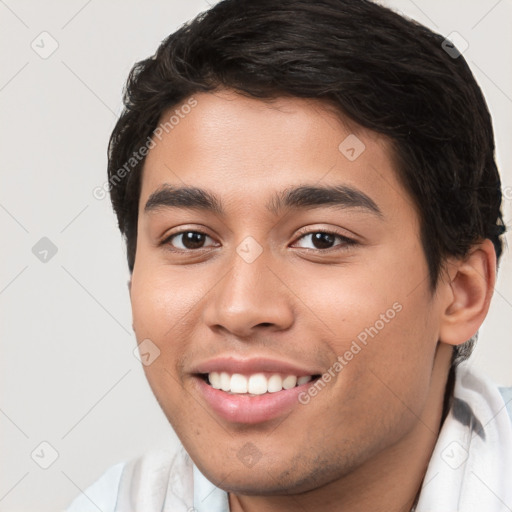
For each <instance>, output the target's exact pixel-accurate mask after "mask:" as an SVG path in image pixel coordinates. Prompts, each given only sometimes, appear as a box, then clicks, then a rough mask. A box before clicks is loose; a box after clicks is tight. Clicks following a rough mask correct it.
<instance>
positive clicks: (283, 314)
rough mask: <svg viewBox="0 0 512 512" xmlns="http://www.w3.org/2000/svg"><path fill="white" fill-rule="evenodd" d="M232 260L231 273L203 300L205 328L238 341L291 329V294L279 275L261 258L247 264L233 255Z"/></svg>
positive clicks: (292, 315)
mask: <svg viewBox="0 0 512 512" xmlns="http://www.w3.org/2000/svg"><path fill="white" fill-rule="evenodd" d="M233 260H234V261H233V266H232V268H231V270H230V271H228V272H227V274H226V275H225V276H224V277H223V278H222V279H221V280H220V282H219V283H218V284H217V285H216V286H215V287H214V289H213V290H212V291H211V292H210V293H209V294H208V296H207V303H206V304H205V308H204V310H203V320H204V322H205V323H206V325H207V326H209V327H210V328H211V329H214V330H224V331H228V332H230V333H232V334H233V335H235V336H236V337H240V338H247V337H251V336H254V335H256V333H257V332H262V331H263V330H266V331H281V330H285V329H288V328H289V327H291V325H292V324H293V322H294V310H293V304H292V297H293V294H292V293H291V292H290V290H289V288H287V286H286V284H285V280H284V279H282V277H281V278H280V277H279V271H277V270H276V269H272V270H271V269H270V268H269V266H268V262H267V260H266V258H265V257H263V255H261V256H260V257H259V258H257V259H256V260H255V261H253V262H251V263H247V262H246V261H244V260H243V259H242V258H240V257H239V256H238V255H237V254H236V255H234V258H233Z"/></svg>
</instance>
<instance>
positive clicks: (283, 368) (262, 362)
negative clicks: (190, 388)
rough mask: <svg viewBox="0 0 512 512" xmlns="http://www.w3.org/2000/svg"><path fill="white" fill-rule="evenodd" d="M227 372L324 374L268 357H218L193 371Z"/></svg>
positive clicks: (197, 366) (203, 363) (298, 375)
mask: <svg viewBox="0 0 512 512" xmlns="http://www.w3.org/2000/svg"><path fill="white" fill-rule="evenodd" d="M211 372H227V373H231V374H233V373H241V374H242V375H252V374H254V373H260V372H273V373H279V374H283V375H295V376H297V377H303V376H306V375H320V374H321V373H322V372H321V371H318V369H313V368H310V367H306V366H299V365H297V364H294V363H290V362H288V361H279V360H277V359H270V358H267V357H252V358H250V359H241V358H238V357H233V356H224V357H216V358H214V359H209V360H208V361H204V362H202V363H199V364H198V365H196V366H195V367H194V368H193V369H192V373H196V374H197V373H211Z"/></svg>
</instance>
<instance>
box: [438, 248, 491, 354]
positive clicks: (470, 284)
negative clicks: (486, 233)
mask: <svg viewBox="0 0 512 512" xmlns="http://www.w3.org/2000/svg"><path fill="white" fill-rule="evenodd" d="M447 275H448V277H447V279H448V282H445V283H444V286H448V287H449V288H450V293H449V297H450V299H449V300H447V304H446V305H445V307H444V311H443V316H442V318H441V324H440V333H439V335H440V336H439V338H440V341H441V342H442V343H446V344H449V345H460V344H461V343H464V342H466V341H467V340H469V339H470V338H471V337H472V336H474V335H475V334H476V332H477V331H478V329H479V328H480V326H481V325H482V322H483V321H484V319H485V317H486V315H487V312H488V311H489V305H490V302H491V298H492V294H493V291H494V285H495V282H496V253H495V250H494V246H493V244H492V242H491V241H490V240H487V239H486V240H484V241H483V242H481V243H479V244H477V245H475V246H473V247H472V249H471V250H470V253H469V255H468V256H467V257H465V258H464V259H461V260H455V261H453V262H452V263H451V264H450V268H449V269H448V271H447Z"/></svg>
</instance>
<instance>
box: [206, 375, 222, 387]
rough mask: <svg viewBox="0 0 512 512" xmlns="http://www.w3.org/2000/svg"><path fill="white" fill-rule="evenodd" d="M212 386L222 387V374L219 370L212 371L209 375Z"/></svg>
mask: <svg viewBox="0 0 512 512" xmlns="http://www.w3.org/2000/svg"><path fill="white" fill-rule="evenodd" d="M208 378H209V379H210V384H211V385H212V388H215V389H220V375H219V374H218V373H217V372H212V373H210V375H209V376H208Z"/></svg>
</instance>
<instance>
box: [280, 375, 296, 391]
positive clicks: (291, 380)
mask: <svg viewBox="0 0 512 512" xmlns="http://www.w3.org/2000/svg"><path fill="white" fill-rule="evenodd" d="M295 384H297V377H295V375H288V377H286V378H285V379H284V380H283V388H284V389H291V388H294V387H295Z"/></svg>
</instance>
